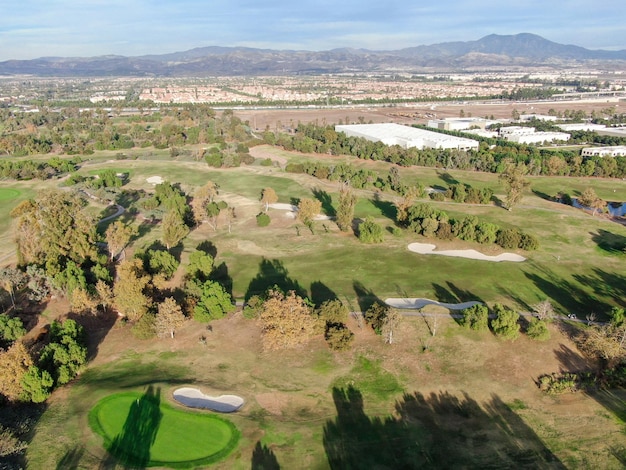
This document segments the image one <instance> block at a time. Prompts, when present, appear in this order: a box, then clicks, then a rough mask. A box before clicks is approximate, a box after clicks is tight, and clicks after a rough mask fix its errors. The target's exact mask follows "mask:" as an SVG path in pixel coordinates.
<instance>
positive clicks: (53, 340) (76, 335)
mask: <svg viewBox="0 0 626 470" xmlns="http://www.w3.org/2000/svg"><path fill="white" fill-rule="evenodd" d="M84 339H85V338H84V332H83V328H82V326H80V325H79V324H78V323H76V321H74V320H65V321H64V322H63V323H61V322H59V321H57V320H55V321H53V322H52V325H50V343H49V344H48V345H46V346H45V347H44V348H43V349H42V351H41V355H40V357H39V364H40V366H42V367H43V368H44V369H45V370H46V371H48V372H49V373H50V375H51V376H52V377H53V378H54V379H55V383H56V384H58V385H63V384H66V383H68V382H69V381H70V380H72V379H73V378H74V377H75V376H76V374H77V373H78V371H79V370H80V368H81V367H82V366H83V365H84V364H85V362H86V361H87V347H86V345H85V341H84Z"/></svg>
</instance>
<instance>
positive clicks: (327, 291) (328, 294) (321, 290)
mask: <svg viewBox="0 0 626 470" xmlns="http://www.w3.org/2000/svg"><path fill="white" fill-rule="evenodd" d="M338 298H339V297H337V294H336V293H335V291H333V290H332V289H331V288H330V287H328V286H327V285H326V284H324V283H323V282H322V281H315V282H312V283H311V302H313V303H314V304H315V306H316V307H319V306H320V305H322V304H323V303H324V302H326V301H327V300H337V299H338Z"/></svg>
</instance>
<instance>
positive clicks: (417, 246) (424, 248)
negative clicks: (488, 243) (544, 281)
mask: <svg viewBox="0 0 626 470" xmlns="http://www.w3.org/2000/svg"><path fill="white" fill-rule="evenodd" d="M408 248H409V251H413V252H414V253H419V254H421V255H441V256H456V257H458V258H469V259H477V260H482V261H494V262H496V263H499V262H500V261H512V262H514V263H520V262H522V261H526V258H524V257H523V256H520V255H516V254H515V253H502V254H500V255H498V256H489V255H484V254H482V253H481V252H479V251H476V250H443V251H434V250H435V248H437V246H436V245H433V244H431V243H411V244H410V245H409V246H408Z"/></svg>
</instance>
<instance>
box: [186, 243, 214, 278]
mask: <svg viewBox="0 0 626 470" xmlns="http://www.w3.org/2000/svg"><path fill="white" fill-rule="evenodd" d="M213 263H214V260H213V257H212V256H211V255H210V254H209V253H206V252H204V251H202V250H196V251H194V252H193V253H191V254H190V255H189V264H188V265H187V275H188V276H189V277H190V278H191V279H202V280H203V281H206V280H207V279H208V278H209V276H210V275H211V272H212V271H213Z"/></svg>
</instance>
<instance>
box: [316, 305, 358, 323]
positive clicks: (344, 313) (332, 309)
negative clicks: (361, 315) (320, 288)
mask: <svg viewBox="0 0 626 470" xmlns="http://www.w3.org/2000/svg"><path fill="white" fill-rule="evenodd" d="M315 313H316V314H317V316H318V317H319V318H320V320H322V321H323V322H325V323H326V324H333V323H345V322H346V321H347V320H348V314H349V313H350V312H349V311H348V307H346V306H345V305H344V304H343V302H342V301H341V300H339V299H336V300H327V301H325V302H324V303H322V305H320V307H319V308H318V309H317V310H316V312H315Z"/></svg>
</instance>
